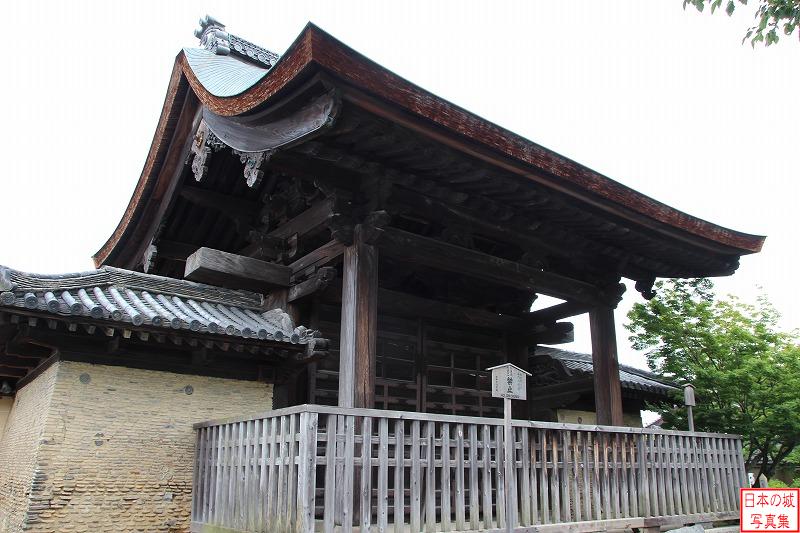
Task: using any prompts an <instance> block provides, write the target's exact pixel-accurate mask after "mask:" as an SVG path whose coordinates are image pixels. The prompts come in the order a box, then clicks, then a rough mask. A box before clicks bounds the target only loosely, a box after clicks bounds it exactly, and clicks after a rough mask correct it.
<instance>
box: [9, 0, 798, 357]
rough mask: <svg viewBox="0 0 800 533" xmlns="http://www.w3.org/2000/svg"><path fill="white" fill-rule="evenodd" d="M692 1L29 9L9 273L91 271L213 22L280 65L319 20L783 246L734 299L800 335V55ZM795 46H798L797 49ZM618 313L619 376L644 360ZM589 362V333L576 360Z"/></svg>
mask: <svg viewBox="0 0 800 533" xmlns="http://www.w3.org/2000/svg"><path fill="white" fill-rule="evenodd" d="M681 5H682V2H681V0H659V1H650V2H642V1H634V0H631V1H613V2H612V1H598V0H587V1H573V2H565V1H561V2H543V1H542V2H503V1H497V0H493V1H491V2H488V1H487V2H483V3H478V2H467V1H463V0H462V1H458V2H443V1H439V2H418V1H407V0H406V1H403V2H393V3H389V2H377V1H370V2H358V3H357V2H324V1H320V2H300V1H291V2H231V1H228V2H210V1H193V2H180V1H169V2H166V1H162V2H152V1H137V2H124V3H123V2H79V1H77V2H76V1H73V2H39V1H26V2H14V3H11V4H9V5H7V6H5V13H6V16H7V20H8V24H6V25H4V28H3V33H4V39H3V42H4V45H5V46H4V54H3V57H2V60H1V61H2V64H3V70H4V76H3V82H2V84H0V97H2V98H1V99H0V101H2V102H3V103H4V108H5V109H4V113H3V115H4V120H3V127H2V128H0V147H2V152H3V155H4V157H3V160H4V165H3V169H4V174H3V176H2V178H0V179H1V180H2V181H1V182H0V185H1V186H0V191H2V196H1V197H0V198H1V199H2V201H1V202H0V227H2V232H0V264H3V265H7V266H10V267H12V268H17V269H21V270H28V271H33V272H42V273H56V272H65V271H75V270H86V269H90V268H92V264H91V260H90V256H91V255H92V254H93V253H94V252H95V251H96V250H97V249H98V248H100V246H101V245H102V244H103V243H104V242H105V240H106V238H108V236H109V235H110V234H111V232H112V231H113V230H114V228H115V227H116V224H117V222H118V221H119V218H120V216H121V215H122V213H123V211H124V209H125V207H126V205H127V203H128V200H129V198H130V195H131V192H132V191H133V188H134V186H135V184H136V181H137V180H138V178H139V174H140V172H141V169H142V165H143V164H144V160H145V157H146V154H147V150H148V148H149V146H150V142H151V140H152V136H153V132H154V129H155V126H156V122H157V120H158V116H159V113H160V111H161V106H162V103H163V100H164V95H165V92H166V88H167V83H168V81H169V76H170V72H171V69H172V65H173V61H174V58H175V55H176V54H177V53H178V52H179V50H180V49H181V48H182V47H184V46H196V43H197V41H196V39H195V38H194V36H193V35H192V31H193V30H194V28H195V27H196V25H197V19H198V18H199V17H200V16H202V15H204V14H206V13H210V14H212V15H214V16H215V17H217V18H218V19H219V20H221V21H223V22H224V23H225V24H227V26H228V30H230V31H231V32H232V33H235V34H237V35H240V36H242V37H244V38H246V39H248V40H251V41H253V42H255V43H257V44H260V45H262V46H265V47H266V48H269V49H271V50H273V51H275V52H278V53H283V51H284V50H285V49H286V47H287V46H288V45H289V44H290V43H291V42H292V40H294V38H295V37H296V36H297V34H298V33H299V32H300V30H301V29H302V28H303V26H304V25H305V23H306V22H307V21H313V22H315V23H316V24H317V25H319V26H321V27H322V28H323V29H325V30H326V31H328V32H330V33H332V34H333V35H334V36H335V37H337V38H339V39H341V40H342V41H344V42H345V43H347V44H349V45H350V46H352V47H353V48H355V49H356V50H358V51H360V52H361V53H363V54H365V55H366V56H367V57H369V58H371V59H373V60H375V61H377V62H378V63H380V64H381V65H384V66H385V67H387V68H389V69H391V70H393V71H394V72H396V73H397V74H399V75H401V76H403V77H405V78H407V79H409V80H411V81H413V82H414V83H416V84H418V85H420V86H422V87H424V88H425V89H428V90H430V91H432V92H433V93H435V94H437V95H439V96H441V97H443V98H446V99H448V100H450V101H452V102H454V103H456V104H458V105H461V106H463V107H465V108H467V109H469V110H470V111H473V112H475V113H477V114H478V115H481V116H483V117H485V118H487V119H489V120H491V121H492V122H495V123H497V124H499V125H501V126H503V127H506V128H508V129H510V130H512V131H514V132H516V133H519V134H521V135H523V136H524V137H527V138H529V139H531V140H533V141H535V142H537V143H539V144H542V145H544V146H547V147H548V148H551V149H553V150H555V151H557V152H559V153H561V154H563V155H566V156H568V157H571V158H573V159H575V160H577V161H579V162H581V163H583V164H585V165H587V166H589V167H591V168H593V169H595V170H597V171H599V172H601V173H603V174H605V175H607V176H609V177H611V178H613V179H616V180H617V181H620V182H622V183H624V184H626V185H629V186H631V187H633V188H635V189H637V190H639V191H641V192H643V193H645V194H648V195H651V196H653V197H655V198H657V199H659V200H661V201H663V202H666V203H667V204H669V205H672V206H674V207H677V208H679V209H681V210H684V211H687V212H689V213H691V214H693V215H696V216H699V217H702V218H705V219H708V220H711V221H713V222H716V223H719V224H722V225H724V226H727V227H731V228H733V229H737V230H742V231H747V232H750V233H757V234H765V235H767V236H768V239H767V241H766V244H765V246H764V250H763V252H762V253H760V254H757V255H755V256H750V257H745V258H743V260H742V266H741V268H740V269H739V271H738V272H737V274H735V275H734V276H733V277H731V278H725V279H722V280H720V281H719V282H718V287H719V288H720V290H721V291H724V292H732V293H735V294H737V295H739V296H740V297H742V298H743V299H745V300H754V299H755V296H756V295H757V294H758V291H757V288H756V287H757V286H759V285H760V286H762V287H763V288H764V291H765V292H766V293H767V294H768V295H769V297H770V298H771V300H772V301H773V302H774V303H775V305H776V306H777V308H778V309H779V310H780V311H782V313H783V314H784V319H783V324H782V326H783V327H784V328H785V329H792V328H795V327H797V326H798V325H800V311H798V308H797V306H796V301H797V300H798V295H800V294H799V292H798V289H797V280H796V277H793V276H792V274H796V268H797V265H798V264H800V254H798V251H797V238H796V235H797V222H798V209H800V202H799V200H800V185H799V184H798V183H799V182H798V178H799V177H800V170H799V169H798V152H799V150H798V145H799V143H798V141H800V135H799V134H798V128H799V127H800V105H798V95H800V68H798V66H800V61H799V60H800V43H798V42H797V39H796V38H795V39H791V41H790V40H788V39H787V38H784V39H783V40H782V42H781V43H780V44H779V45H777V46H773V47H770V48H768V49H764V48H763V47H761V48H756V49H755V50H753V49H752V48H751V47H750V46H749V45H744V46H743V45H741V44H740V43H741V37H742V35H743V34H744V31H745V30H746V28H747V27H748V25H749V24H750V22H751V14H750V13H749V12H745V11H743V10H742V8H741V7H740V8H737V9H738V11H737V14H736V15H735V16H734V17H733V18H728V17H727V16H725V15H724V14H717V15H715V16H710V15H708V13H705V14H702V15H701V14H699V13H697V12H696V11H694V10H693V9H689V10H687V11H683V9H682V8H681ZM795 37H796V36H795ZM635 301H640V297H639V296H638V294H637V293H636V292H635V291H633V289H632V287H630V289H629V291H628V293H627V294H626V297H625V299H624V300H623V302H622V303H621V304H620V307H619V311H618V326H617V327H618V331H617V335H618V339H619V346H620V360H621V362H623V363H627V364H633V365H636V366H644V359H643V357H642V356H641V355H640V354H637V353H635V352H633V351H632V350H631V349H630V348H629V343H628V341H627V332H625V331H624V330H623V328H622V322H623V320H624V314H625V313H626V312H627V311H628V309H629V308H630V306H631V305H632V303H633V302H635ZM569 347H570V348H573V349H576V350H583V351H589V350H590V342H589V335H588V327H587V324H586V321H585V320H582V319H579V320H578V321H576V342H575V343H574V344H573V345H570V346H569Z"/></svg>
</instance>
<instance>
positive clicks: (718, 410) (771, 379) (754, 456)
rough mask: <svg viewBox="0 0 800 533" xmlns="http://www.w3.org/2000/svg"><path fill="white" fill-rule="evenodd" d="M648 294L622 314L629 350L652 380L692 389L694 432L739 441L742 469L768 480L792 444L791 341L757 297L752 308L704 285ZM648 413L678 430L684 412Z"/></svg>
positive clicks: (797, 414)
mask: <svg viewBox="0 0 800 533" xmlns="http://www.w3.org/2000/svg"><path fill="white" fill-rule="evenodd" d="M656 290H657V296H656V297H655V298H653V299H652V300H650V301H649V302H646V303H639V304H636V305H634V307H633V309H632V310H631V311H630V313H628V320H629V323H628V324H627V325H626V328H627V329H628V331H630V332H631V336H630V340H631V342H632V343H633V347H634V348H635V349H637V350H644V351H645V352H646V355H647V362H648V364H649V366H650V368H651V369H652V370H653V371H654V372H657V373H658V374H660V375H663V376H664V377H665V378H668V379H670V380H672V381H675V382H677V383H679V384H681V385H684V384H687V383H691V384H692V385H694V387H695V394H696V396H697V406H696V407H695V409H694V419H695V427H696V429H697V430H698V431H714V432H726V433H739V434H741V435H742V436H743V437H744V454H745V462H746V463H747V466H748V468H751V467H754V468H758V469H759V470H760V472H759V474H760V473H763V474H765V475H766V476H767V477H771V476H772V474H773V472H774V470H775V467H776V466H777V465H778V464H779V463H780V462H781V461H783V460H784V459H785V458H786V456H787V455H788V454H790V453H791V452H792V450H793V449H795V447H796V446H797V445H798V444H800V346H798V338H797V335H796V334H791V335H790V334H786V333H781V332H779V331H778V329H777V320H778V318H779V315H778V313H777V312H776V311H775V309H774V308H773V307H772V305H771V304H770V303H769V302H768V301H767V300H766V298H764V297H761V298H759V300H758V303H757V305H746V304H744V303H742V302H740V301H738V300H737V299H736V298H733V297H728V298H727V299H722V300H718V299H716V298H715V295H714V292H713V285H712V283H711V281H709V280H707V279H693V280H670V281H666V282H658V283H657V284H656ZM676 404H678V405H680V404H682V401H679V400H678V398H677V397H676ZM655 410H657V411H659V412H660V414H661V415H662V417H663V418H664V421H665V426H666V427H671V428H677V429H686V427H687V426H686V413H685V409H683V408H674V409H668V408H667V409H665V408H663V407H661V408H659V407H655Z"/></svg>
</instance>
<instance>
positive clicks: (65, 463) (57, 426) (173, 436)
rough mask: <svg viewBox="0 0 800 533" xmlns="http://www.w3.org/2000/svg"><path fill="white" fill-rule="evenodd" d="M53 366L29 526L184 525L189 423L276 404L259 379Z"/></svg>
mask: <svg viewBox="0 0 800 533" xmlns="http://www.w3.org/2000/svg"><path fill="white" fill-rule="evenodd" d="M57 367H58V373H57V378H56V379H55V386H54V388H53V393H52V399H51V401H50V406H49V410H48V416H47V419H46V422H45V424H44V429H43V431H42V436H41V439H42V440H41V445H40V447H39V453H38V459H37V473H38V478H39V479H38V482H37V483H36V484H35V485H34V486H33V490H32V494H31V507H30V510H29V511H28V513H27V524H26V527H27V530H28V531H34V532H48V533H51V532H56V531H71V532H75V533H78V532H83V531H86V532H90V531H92V532H93V531H147V532H150V531H188V529H189V513H190V507H191V481H192V472H193V458H194V445H195V441H194V431H193V430H192V424H193V423H194V422H199V421H202V420H208V419H211V418H220V417H227V416H240V415H244V414H248V413H253V412H258V411H263V410H267V409H269V408H271V405H272V386H271V385H265V384H263V383H254V382H246V381H236V380H227V379H219V378H208V377H200V376H189V375H180V374H172V373H168V372H155V371H149V370H136V369H130V368H122V367H110V366H100V365H90V364H86V363H74V362H61V363H58V364H57ZM39 379H42V378H39ZM37 381H38V380H37ZM34 384H36V382H34V383H32V384H31V385H29V387H30V386H32V385H34ZM26 388H27V387H26ZM24 390H25V389H23V391H24ZM21 392H22V391H21ZM3 446H4V444H2V445H0V447H3ZM0 468H2V466H0ZM3 531H6V530H3ZM9 531H15V530H14V529H9Z"/></svg>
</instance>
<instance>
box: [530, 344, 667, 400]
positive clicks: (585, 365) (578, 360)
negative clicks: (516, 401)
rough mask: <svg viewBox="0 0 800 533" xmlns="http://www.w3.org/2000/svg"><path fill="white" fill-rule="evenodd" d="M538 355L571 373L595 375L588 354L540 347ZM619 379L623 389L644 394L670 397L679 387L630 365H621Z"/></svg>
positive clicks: (537, 350)
mask: <svg viewBox="0 0 800 533" xmlns="http://www.w3.org/2000/svg"><path fill="white" fill-rule="evenodd" d="M536 355H546V356H548V357H551V358H553V359H557V360H558V361H560V362H561V363H562V364H563V365H564V366H565V367H566V368H567V369H568V370H569V371H570V372H574V373H579V374H589V375H591V374H593V373H594V367H593V365H592V356H591V355H590V354H586V353H580V352H572V351H569V350H561V349H559V348H550V347H547V346H538V347H537V348H536ZM619 379H620V384H621V385H622V387H623V388H626V389H633V390H640V391H644V392H649V393H654V394H659V395H663V396H667V395H669V394H670V393H671V392H672V391H677V390H678V386H677V385H675V384H674V383H670V382H668V381H666V380H664V379H663V378H661V377H660V376H658V375H656V374H653V373H652V372H648V371H647V370H641V369H639V368H634V367H632V366H628V365H619Z"/></svg>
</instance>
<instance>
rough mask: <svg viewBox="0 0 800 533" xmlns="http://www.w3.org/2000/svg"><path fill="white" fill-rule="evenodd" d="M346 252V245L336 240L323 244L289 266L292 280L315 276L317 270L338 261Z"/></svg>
mask: <svg viewBox="0 0 800 533" xmlns="http://www.w3.org/2000/svg"><path fill="white" fill-rule="evenodd" d="M344 250H345V245H344V244H342V243H341V242H339V241H336V240H333V241H330V242H329V243H327V244H323V245H322V246H320V247H319V248H317V249H316V250H314V251H313V252H309V253H308V254H306V255H304V256H303V257H301V258H300V259H298V260H297V261H295V262H294V263H292V264H290V265H289V269H290V270H291V272H292V278H296V277H298V278H300V279H302V278H303V277H305V276H308V275H311V274H313V273H314V271H316V269H318V268H321V267H323V266H326V265H328V264H330V263H333V262H334V261H336V260H338V259H339V257H341V255H342V254H344ZM293 281H294V279H293Z"/></svg>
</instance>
